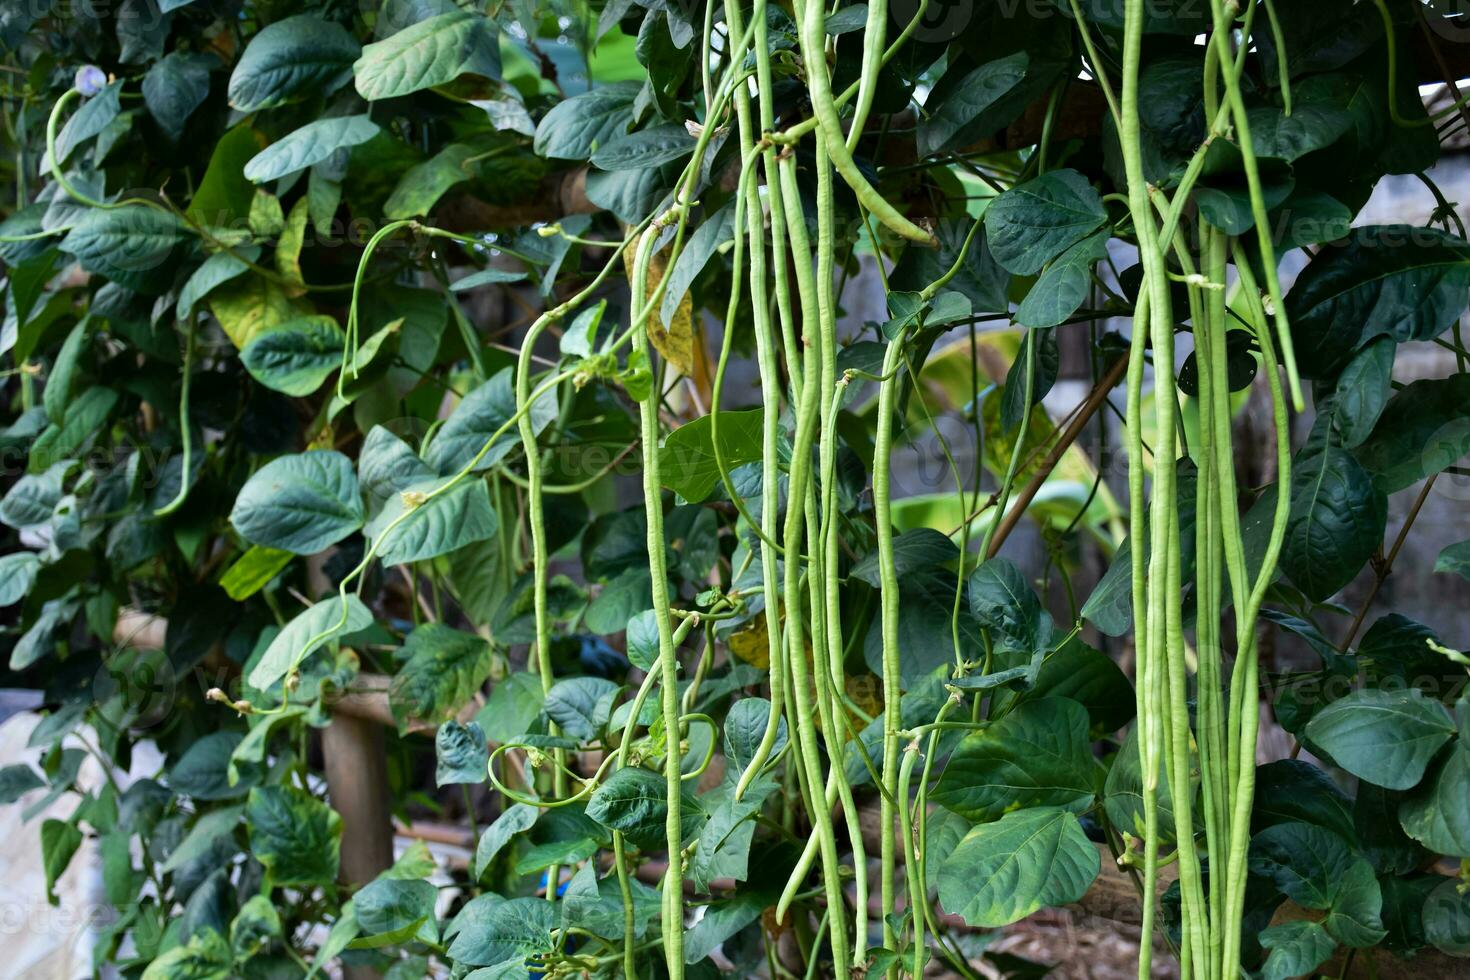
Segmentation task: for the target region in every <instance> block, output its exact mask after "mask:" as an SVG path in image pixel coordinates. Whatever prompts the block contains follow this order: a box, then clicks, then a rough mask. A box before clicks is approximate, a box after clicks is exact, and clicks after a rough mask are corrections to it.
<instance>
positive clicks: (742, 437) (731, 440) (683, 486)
mask: <svg viewBox="0 0 1470 980" xmlns="http://www.w3.org/2000/svg"><path fill="white" fill-rule="evenodd" d="M763 416H764V413H763V412H762V410H761V409H758V408H752V409H749V410H747V411H741V412H723V411H722V412H720V413H719V420H718V421H719V424H718V427H717V428H715V429H714V435H718V436H719V439H720V454H721V458H722V459H723V460H724V462H725V468H726V472H729V471H730V470H733V469H734V468H735V467H737V466H741V465H743V464H745V463H751V462H755V461H756V460H759V459H761V458H762V456H763V452H762V446H763V443H762V431H763V428H762V426H763V422H762V418H763ZM713 420H714V416H713V415H703V416H701V417H699V418H697V419H695V420H694V421H693V422H686V423H685V424H683V425H681V426H679V427H678V428H677V429H675V430H674V431H673V432H670V433H669V435H668V438H666V439H665V440H664V444H663V446H662V447H661V448H660V449H659V474H660V476H662V477H663V482H664V485H665V486H667V487H669V488H671V489H672V490H674V491H675V492H676V493H678V494H679V496H680V497H682V498H684V499H685V500H687V501H689V502H690V503H698V502H700V501H702V500H704V499H705V498H706V497H708V496H709V495H710V494H711V493H713V492H714V489H715V487H716V486H717V485H719V483H720V471H719V469H718V467H717V466H716V464H715V450H714V442H713V436H712V433H711V429H712V427H713Z"/></svg>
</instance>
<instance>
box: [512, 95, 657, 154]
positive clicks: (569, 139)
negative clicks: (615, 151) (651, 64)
mask: <svg viewBox="0 0 1470 980" xmlns="http://www.w3.org/2000/svg"><path fill="white" fill-rule="evenodd" d="M637 95H638V85H637V84H636V83H632V82H614V83H612V84H610V85H602V86H599V87H598V88H595V89H593V90H592V91H590V92H583V93H582V94H581V95H575V96H573V97H571V98H569V99H565V100H563V101H561V102H558V103H557V104H556V105H554V106H552V107H551V110H550V111H549V112H547V113H546V116H545V117H544V118H543V119H542V120H541V124H540V125H539V126H537V127H536V141H535V147H536V152H537V153H538V154H539V155H541V156H544V157H555V158H557V159H562V160H587V159H590V158H591V157H592V151H593V150H594V149H596V148H597V147H599V146H601V145H603V144H605V143H607V142H608V141H610V140H611V139H613V138H614V137H616V136H618V135H619V134H621V133H623V132H626V131H627V128H628V125H629V123H631V122H632V121H633V114H632V112H631V107H632V105H633V99H634V98H635V97H636V96H637Z"/></svg>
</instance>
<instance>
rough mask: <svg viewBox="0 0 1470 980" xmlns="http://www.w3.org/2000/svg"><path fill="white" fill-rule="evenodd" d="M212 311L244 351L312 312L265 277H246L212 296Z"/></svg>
mask: <svg viewBox="0 0 1470 980" xmlns="http://www.w3.org/2000/svg"><path fill="white" fill-rule="evenodd" d="M207 302H208V303H209V310H210V312H211V313H213V314H214V317H215V319H216V320H218V321H219V324H220V326H221V327H223V328H224V331H225V335H226V336H228V337H229V338H230V340H231V341H232V342H233V343H234V345H235V346H236V347H237V348H239V349H241V350H243V349H244V348H245V345H246V344H249V343H250V341H252V340H254V339H255V336H256V334H258V333H260V332H261V331H263V330H269V329H270V328H271V327H274V326H277V325H279V324H281V323H285V322H286V321H287V320H290V319H291V318H293V317H298V316H304V315H306V314H309V313H310V312H311V307H310V306H308V305H307V304H305V303H301V302H298V301H295V300H292V299H291V297H289V296H287V295H286V293H285V292H284V291H283V290H282V289H281V287H279V286H277V285H276V284H275V283H273V282H271V281H270V280H269V279H266V278H265V277H263V276H260V275H258V274H253V273H252V274H250V275H244V276H241V277H239V278H238V279H235V280H234V281H232V282H229V283H226V284H225V285H223V286H221V287H219V288H218V289H216V290H214V292H212V293H210V294H209V299H208V300H207Z"/></svg>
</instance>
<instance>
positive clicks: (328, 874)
mask: <svg viewBox="0 0 1470 980" xmlns="http://www.w3.org/2000/svg"><path fill="white" fill-rule="evenodd" d="M245 819H246V822H247V824H248V825H249V827H250V853H252V854H254V855H255V858H256V860H258V861H259V862H260V863H261V864H263V865H265V866H266V868H267V869H269V870H270V872H271V874H272V877H273V878H274V880H275V883H276V884H277V885H326V884H330V883H331V882H332V881H333V880H334V879H335V878H336V877H337V857H338V851H339V849H340V847H341V844H342V818H341V817H339V816H338V815H337V814H336V813H335V812H334V811H333V810H332V809H331V808H330V807H328V806H327V805H326V804H325V803H323V802H321V801H320V800H318V799H316V798H315V797H314V796H312V795H311V794H309V793H306V792H304V791H302V790H299V789H296V788H295V787H294V786H257V787H256V788H255V789H252V790H251V791H250V799H249V800H248V801H247V802H246V804H245Z"/></svg>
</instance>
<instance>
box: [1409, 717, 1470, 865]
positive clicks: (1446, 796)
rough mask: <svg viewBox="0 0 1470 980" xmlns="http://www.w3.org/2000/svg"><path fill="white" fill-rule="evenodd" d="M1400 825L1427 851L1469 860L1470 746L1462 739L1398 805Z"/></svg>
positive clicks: (1458, 740) (1457, 740)
mask: <svg viewBox="0 0 1470 980" xmlns="http://www.w3.org/2000/svg"><path fill="white" fill-rule="evenodd" d="M1399 822H1400V823H1402V824H1403V827H1404V831H1405V832H1406V833H1407V834H1408V835H1409V836H1410V837H1412V838H1414V839H1415V840H1416V841H1418V842H1419V843H1421V844H1423V845H1424V846H1425V847H1427V848H1429V849H1430V850H1432V851H1435V852H1438V853H1440V854H1453V855H1455V856H1457V857H1465V858H1470V743H1467V742H1465V741H1464V739H1463V737H1462V738H1459V739H1456V740H1455V745H1454V748H1453V749H1452V750H1451V751H1450V752H1449V753H1448V754H1447V755H1446V757H1445V759H1444V761H1443V762H1442V763H1441V764H1440V765H1439V767H1438V769H1437V770H1436V771H1434V772H1432V773H1431V774H1430V776H1429V779H1428V780H1427V781H1426V782H1425V784H1424V785H1423V786H1420V787H1419V788H1418V789H1417V790H1415V791H1414V792H1413V793H1412V794H1410V795H1409V796H1408V797H1407V798H1406V799H1405V800H1404V801H1403V803H1402V804H1401V805H1400V806H1399Z"/></svg>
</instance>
